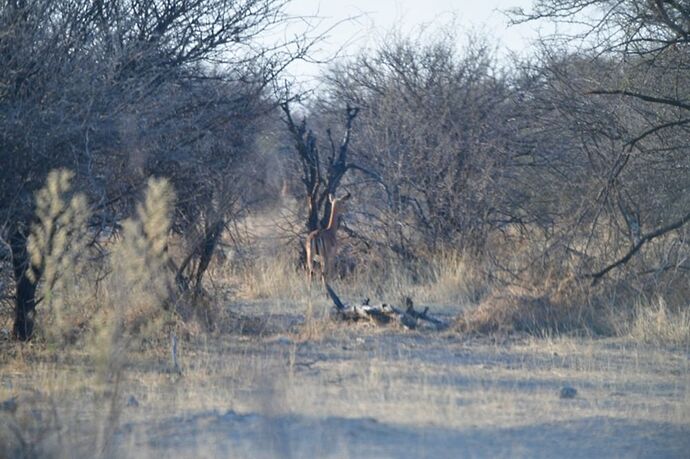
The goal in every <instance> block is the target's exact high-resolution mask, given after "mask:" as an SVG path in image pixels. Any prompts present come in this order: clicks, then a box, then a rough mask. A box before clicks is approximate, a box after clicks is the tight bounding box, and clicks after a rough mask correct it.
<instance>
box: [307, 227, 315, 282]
mask: <svg viewBox="0 0 690 459" xmlns="http://www.w3.org/2000/svg"><path fill="white" fill-rule="evenodd" d="M313 243H314V238H313V237H312V236H311V234H310V235H309V236H308V237H307V244H306V249H307V260H306V261H307V282H309V283H311V280H312V278H313V277H314V251H313V248H312V244H313Z"/></svg>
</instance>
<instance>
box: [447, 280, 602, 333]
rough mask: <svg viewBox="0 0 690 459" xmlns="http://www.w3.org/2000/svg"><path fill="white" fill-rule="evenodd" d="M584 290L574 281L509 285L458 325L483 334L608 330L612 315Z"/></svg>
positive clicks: (489, 297) (468, 312) (490, 297)
mask: <svg viewBox="0 0 690 459" xmlns="http://www.w3.org/2000/svg"><path fill="white" fill-rule="evenodd" d="M582 293H583V292H582V291H581V290H578V285H577V283H576V282H574V281H572V280H571V281H565V282H563V283H561V285H559V286H557V287H556V288H554V289H552V290H551V291H549V290H546V291H540V290H538V289H534V290H528V289H524V288H518V287H506V288H503V289H501V290H498V291H495V292H492V293H491V294H489V295H488V296H487V297H486V298H484V299H483V300H482V301H481V302H480V303H479V305H478V306H477V307H476V308H473V309H470V310H468V311H466V312H464V313H463V314H461V315H460V317H459V318H458V319H457V326H458V329H459V330H460V331H462V332H467V333H480V334H490V333H504V332H505V333H510V332H525V333H529V334H532V335H536V336H551V335H554V334H559V333H578V334H587V335H589V334H599V333H606V332H607V331H608V330H610V328H611V327H610V326H609V324H608V323H607V320H608V317H607V316H605V315H603V314H601V313H600V311H599V309H600V307H599V306H598V305H597V304H595V303H592V302H590V301H589V299H588V298H587V297H586V295H583V294H582Z"/></svg>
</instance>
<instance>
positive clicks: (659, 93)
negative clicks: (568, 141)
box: [514, 0, 690, 282]
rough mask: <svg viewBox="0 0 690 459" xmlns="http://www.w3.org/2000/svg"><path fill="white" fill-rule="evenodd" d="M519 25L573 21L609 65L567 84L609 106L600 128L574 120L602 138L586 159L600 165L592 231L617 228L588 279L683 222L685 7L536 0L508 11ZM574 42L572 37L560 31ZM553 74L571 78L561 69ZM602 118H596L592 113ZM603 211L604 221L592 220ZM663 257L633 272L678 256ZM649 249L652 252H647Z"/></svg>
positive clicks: (689, 84)
mask: <svg viewBox="0 0 690 459" xmlns="http://www.w3.org/2000/svg"><path fill="white" fill-rule="evenodd" d="M514 14H515V16H514V17H515V20H516V21H517V22H522V21H530V20H535V19H544V18H545V19H549V20H553V21H557V22H565V23H570V24H576V25H577V27H576V30H579V31H581V32H580V33H578V34H575V35H576V38H581V39H582V42H581V43H582V44H583V45H584V46H586V47H588V49H589V52H588V57H589V60H590V62H592V61H596V60H598V61H604V60H609V61H611V62H614V63H615V68H613V67H614V66H611V71H610V72H609V73H608V74H605V75H599V78H597V79H593V78H592V79H590V80H588V81H582V80H581V81H580V83H579V84H577V85H575V86H573V85H571V87H573V88H575V87H576V90H577V91H579V95H585V96H587V97H588V98H589V99H592V100H593V102H591V103H593V104H597V105H598V106H599V108H600V113H607V114H608V118H609V121H613V122H612V123H610V124H608V126H607V127H602V126H601V125H597V123H591V122H590V121H586V122H584V123H580V126H581V127H582V131H583V132H584V131H587V132H589V134H590V138H592V139H594V138H596V137H598V138H599V139H605V140H606V141H607V142H608V144H609V145H610V147H611V149H610V151H609V153H606V150H605V149H603V148H601V147H602V144H601V143H600V144H599V145H598V146H597V148H594V149H589V151H590V152H594V155H592V156H591V157H590V158H591V159H592V164H593V166H595V167H596V168H598V169H599V170H600V171H601V172H602V180H601V181H600V183H599V184H598V186H597V193H596V198H595V199H594V201H593V203H594V204H595V205H594V206H592V207H591V211H590V213H591V214H592V215H593V216H594V217H593V218H592V219H590V234H592V235H595V234H596V233H597V232H598V229H597V226H600V225H602V224H606V225H610V227H611V228H612V229H616V230H617V231H616V232H617V233H619V234H621V235H624V238H623V240H622V241H621V243H616V244H611V245H610V246H611V247H612V248H611V250H609V251H606V252H604V253H600V254H599V255H600V256H599V257H598V258H599V260H600V261H599V265H598V267H596V266H593V267H592V268H593V269H592V271H591V272H590V273H589V276H590V277H591V278H592V279H593V281H594V282H596V281H598V280H600V279H601V278H603V277H604V276H605V275H607V274H610V273H612V272H613V271H614V270H615V269H617V268H621V267H622V266H624V265H626V264H628V263H629V262H630V261H631V260H633V259H634V258H635V255H639V254H641V253H642V252H643V251H642V250H641V249H642V248H643V247H644V246H646V245H648V243H649V242H651V241H653V240H655V239H658V238H661V237H663V236H666V235H669V234H671V233H677V234H678V236H679V237H680V239H681V240H683V239H684V238H685V236H683V234H682V233H678V232H679V230H682V229H683V228H684V227H685V226H686V225H687V223H688V221H690V202H688V200H687V199H685V198H684V196H685V194H686V193H684V191H683V190H687V186H688V185H689V183H688V177H689V175H688V173H687V171H688V167H689V165H688V164H689V163H688V155H687V151H688V145H690V140H689V139H690V121H689V119H690V104H688V102H687V101H688V99H689V98H690V92H689V90H690V80H689V78H688V75H689V73H688V69H689V68H690V65H689V64H690V54H688V44H689V43H690V7H689V6H688V5H687V4H685V3H684V2H675V1H656V0H654V1H646V2H640V1H634V0H626V1H615V2H614V1H609V0H596V1H580V0H570V1H551V0H540V1H537V2H535V6H534V8H533V9H532V11H529V12H525V11H522V10H517V11H514ZM567 38H568V39H571V40H572V38H573V37H572V36H570V37H567ZM560 80H561V81H572V78H571V75H569V74H561V75H560ZM600 119H602V118H600ZM605 214H608V218H606V219H602V218H600V217H601V216H602V215H605ZM684 246H685V244H683V243H681V244H675V245H674V247H675V248H674V249H673V252H675V253H676V255H675V256H670V254H667V255H665V256H664V258H665V261H663V262H661V263H660V264H658V265H657V266H656V267H652V269H649V267H646V268H644V267H640V269H639V271H640V272H647V273H654V272H657V273H658V272H662V271H665V270H666V269H668V268H672V267H681V265H679V264H678V262H675V261H673V260H674V259H675V260H678V261H681V260H682V259H684V257H683V256H682V255H681V254H680V253H679V252H677V251H678V249H682V247H684ZM650 250H653V249H650Z"/></svg>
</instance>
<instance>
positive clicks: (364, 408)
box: [0, 316, 690, 458]
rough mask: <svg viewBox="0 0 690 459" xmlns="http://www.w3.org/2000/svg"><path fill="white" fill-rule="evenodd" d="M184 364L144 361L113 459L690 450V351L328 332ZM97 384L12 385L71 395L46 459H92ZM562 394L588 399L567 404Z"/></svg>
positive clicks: (187, 350) (53, 377)
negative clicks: (176, 369) (168, 368)
mask: <svg viewBox="0 0 690 459" xmlns="http://www.w3.org/2000/svg"><path fill="white" fill-rule="evenodd" d="M281 317H282V316H281ZM292 322H294V321H293V320H292V319H290V318H289V317H288V320H286V323H292ZM276 328H280V327H276ZM303 328H304V327H303ZM180 351H181V352H180V360H181V363H182V367H183V369H184V373H183V375H182V376H181V377H179V376H175V375H171V374H168V373H165V372H163V371H161V370H162V368H164V366H165V362H166V359H167V357H166V356H160V359H159V363H158V364H156V365H152V364H151V360H152V359H151V356H141V359H140V360H138V361H134V362H132V364H131V365H130V367H129V368H128V371H127V373H126V381H124V382H123V384H122V385H121V388H120V392H119V393H118V394H117V396H116V397H117V401H118V403H120V406H121V408H122V411H121V413H120V414H119V416H118V418H117V421H116V425H115V428H114V434H113V436H112V441H111V443H110V445H111V447H112V450H111V451H112V453H113V454H114V456H115V457H151V458H158V457H189V458H192V457H193V458H197V457H222V458H226V457H232V458H317V457H318V458H321V457H324V458H326V457H327V458H350V457H351V458H361V457H382V458H389V457H390V458H394V457H395V458H398V457H410V458H419V457H434V458H441V457H511V458H512V457H650V458H661V457H678V458H681V457H688V456H687V453H688V451H690V354H689V353H688V351H687V350H680V349H660V348H653V347H647V346H642V345H637V344H635V343H632V342H629V341H625V340H581V339H566V338H563V339H534V338H522V339H516V338H511V339H503V340H498V341H496V340H489V339H469V338H462V337H459V336H457V335H453V334H441V335H440V334H437V333H420V332H409V331H405V330H387V331H380V330H376V329H371V328H366V327H362V326H353V327H344V328H342V327H335V326H326V329H325V330H323V329H321V330H320V335H319V336H312V337H311V339H309V340H305V339H304V336H302V337H300V336H299V335H293V334H290V333H287V332H285V333H281V334H273V335H270V336H265V337H256V336H243V335H237V334H234V335H230V336H225V337H217V338H213V339H208V340H207V341H197V342H195V343H193V344H192V343H189V342H183V343H181V350H180ZM153 360H155V359H153ZM89 371H90V370H88V369H84V368H81V369H80V367H79V363H78V360H77V361H75V364H74V365H72V366H68V365H65V364H64V363H63V364H61V365H59V366H54V367H51V366H50V365H47V364H46V365H42V366H41V367H40V368H38V369H36V370H33V372H32V373H29V372H3V374H2V376H1V377H0V381H1V384H2V389H3V391H4V392H3V393H2V394H0V395H2V396H3V397H5V396H6V395H7V394H8V393H10V392H11V393H21V392H22V391H23V390H29V389H30V388H34V389H35V388H38V389H39V390H42V391H44V392H45V391H48V390H52V391H54V393H56V394H60V395H59V396H57V395H56V396H55V397H54V400H53V402H51V404H50V405H49V404H46V406H40V403H39V404H34V405H33V406H32V407H31V410H33V411H30V413H34V414H33V415H35V413H36V412H37V410H39V411H40V410H43V411H42V412H43V413H44V415H43V416H44V418H43V419H44V420H45V419H48V417H47V414H45V413H48V412H49V411H50V410H53V411H55V408H57V413H58V418H59V423H56V426H57V428H58V430H56V432H58V433H59V435H58V433H53V434H50V435H44V436H43V437H41V440H40V441H41V442H42V443H40V442H37V444H39V445H42V446H41V448H40V450H41V451H43V452H44V453H46V454H45V456H48V457H93V455H94V451H95V450H94V448H95V447H96V446H95V445H96V444H98V442H97V441H96V439H97V438H98V432H103V420H104V419H105V418H106V416H105V414H104V413H105V412H106V410H105V407H107V405H106V404H105V403H104V402H103V401H101V400H99V399H97V398H95V396H94V392H93V391H92V389H91V383H90V382H88V372H89ZM564 386H571V387H573V388H575V389H576V390H577V394H576V396H575V397H574V398H572V399H562V398H560V390H561V388H563V387H564ZM49 388H50V389H49ZM132 399H134V400H135V401H136V403H132V402H131V400H132ZM56 400H57V402H56ZM128 402H129V403H128ZM56 404H57V407H56V406H55V405H56ZM3 415H5V414H4V413H0V418H2V416H3ZM58 437H59V441H58V440H57V439H56V438H58ZM41 455H43V454H41ZM0 456H2V454H0Z"/></svg>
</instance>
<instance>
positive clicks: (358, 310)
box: [326, 284, 448, 330]
mask: <svg viewBox="0 0 690 459" xmlns="http://www.w3.org/2000/svg"><path fill="white" fill-rule="evenodd" d="M326 291H327V292H328V296H330V297H331V300H332V301H333V304H334V305H335V308H334V309H333V314H332V317H333V318H334V319H335V320H342V321H347V322H359V321H362V320H364V321H367V322H372V323H375V324H377V325H388V324H395V323H397V324H399V325H401V326H403V327H404V328H407V329H409V330H414V329H416V328H418V327H419V325H420V323H422V324H425V325H426V326H427V327H430V328H432V329H433V330H445V329H446V328H448V324H447V323H446V322H444V321H442V320H440V319H437V318H435V317H432V316H430V315H429V308H428V307H427V308H424V311H422V312H419V311H417V310H415V308H414V303H413V302H412V299H411V298H409V297H408V298H405V309H404V310H403V309H401V308H398V307H396V306H393V305H391V304H386V303H382V304H380V305H378V306H374V305H370V304H369V299H366V300H365V301H364V302H363V304H361V305H345V304H344V303H343V302H342V301H341V300H340V298H338V295H337V294H336V293H335V291H334V290H333V289H332V288H331V286H330V285H328V284H326Z"/></svg>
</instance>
